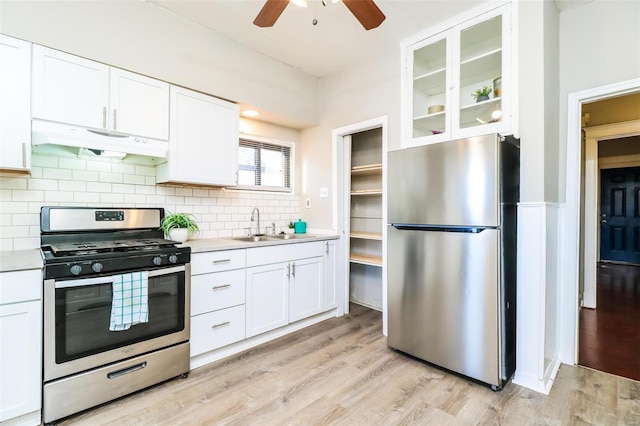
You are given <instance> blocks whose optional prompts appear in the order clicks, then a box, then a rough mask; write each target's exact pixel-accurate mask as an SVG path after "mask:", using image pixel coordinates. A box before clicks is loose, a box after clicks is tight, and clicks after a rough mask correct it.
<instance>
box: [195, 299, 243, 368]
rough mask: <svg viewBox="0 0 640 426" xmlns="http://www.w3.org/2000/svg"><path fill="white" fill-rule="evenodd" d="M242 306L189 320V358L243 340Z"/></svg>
mask: <svg viewBox="0 0 640 426" xmlns="http://www.w3.org/2000/svg"><path fill="white" fill-rule="evenodd" d="M244 327H245V319H244V305H240V306H234V307H233V308H227V309H222V310H219V311H215V312H210V313H208V314H203V315H198V316H195V317H192V318H191V356H196V355H200V354H202V353H205V352H208V351H211V350H214V349H218V348H221V347H223V346H226V345H229V344H231V343H235V342H238V341H240V340H243V339H244Z"/></svg>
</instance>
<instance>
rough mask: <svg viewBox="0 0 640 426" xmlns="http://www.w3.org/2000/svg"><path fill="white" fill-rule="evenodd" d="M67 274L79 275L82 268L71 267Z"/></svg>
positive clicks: (77, 266) (78, 266)
mask: <svg viewBox="0 0 640 426" xmlns="http://www.w3.org/2000/svg"><path fill="white" fill-rule="evenodd" d="M69 272H71V274H73V275H80V272H82V266H80V265H71V268H69Z"/></svg>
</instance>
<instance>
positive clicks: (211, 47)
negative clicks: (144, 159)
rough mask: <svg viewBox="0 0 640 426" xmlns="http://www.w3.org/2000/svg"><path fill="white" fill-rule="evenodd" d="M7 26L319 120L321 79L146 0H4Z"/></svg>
mask: <svg viewBox="0 0 640 426" xmlns="http://www.w3.org/2000/svg"><path fill="white" fill-rule="evenodd" d="M0 32H2V33H3V34H6V35H10V36H13V37H17V38H21V39H24V40H27V41H31V42H34V43H37V44H41V45H44V46H47V47H51V48H54V49H58V50H62V51H66V52H69V53H72V54H75V55H78V56H84V57H86V58H89V59H93V60H96V61H99V62H104V63H106V64H109V65H113V66H116V67H120V68H124V69H128V70H130V71H133V72H137V73H140V74H146V75H149V76H151V77H154V78H158V79H161V80H165V81H168V82H170V83H173V84H177V85H181V86H185V87H189V88H192V89H195V90H199V91H202V92H205V93H209V94H211V95H214V96H218V97H221V98H225V99H228V100H231V101H234V102H239V103H243V104H248V105H252V106H254V107H257V108H260V109H264V110H267V111H273V112H274V113H277V116H278V117H279V118H280V119H281V124H286V125H287V126H290V127H299V128H301V127H305V126H309V125H313V124H315V123H317V121H318V103H317V99H318V79H317V78H316V77H314V76H311V75H308V74H305V73H303V72H302V71H299V70H296V69H295V68H293V67H290V66H288V65H284V64H283V63H281V62H278V61H276V60H274V59H271V58H268V57H266V56H264V55H262V54H260V53H258V52H256V51H255V50H252V49H250V48H248V47H246V46H244V45H242V44H240V43H237V42H235V41H232V40H231V39H229V38H227V37H224V36H222V35H220V34H218V33H215V32H213V31H210V30H207V29H205V28H204V27H202V26H200V25H198V24H194V23H192V22H189V21H187V20H185V19H183V18H180V17H178V16H176V15H174V14H172V13H170V12H167V11H165V10H163V9H160V8H158V7H157V6H155V5H153V4H151V3H147V2H144V1H131V0H127V1H107V0H95V1H14V0H9V1H5V0H3V1H1V2H0Z"/></svg>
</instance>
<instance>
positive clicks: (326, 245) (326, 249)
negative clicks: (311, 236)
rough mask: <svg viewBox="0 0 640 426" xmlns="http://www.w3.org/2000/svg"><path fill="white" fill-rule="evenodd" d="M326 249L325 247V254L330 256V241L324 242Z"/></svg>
mask: <svg viewBox="0 0 640 426" xmlns="http://www.w3.org/2000/svg"><path fill="white" fill-rule="evenodd" d="M324 247H325V250H324V252H325V253H327V254H329V241H325V242H324Z"/></svg>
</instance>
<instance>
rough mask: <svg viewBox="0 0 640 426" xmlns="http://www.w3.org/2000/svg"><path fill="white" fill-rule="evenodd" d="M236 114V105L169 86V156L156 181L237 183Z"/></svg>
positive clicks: (212, 183) (158, 169)
mask: <svg viewBox="0 0 640 426" xmlns="http://www.w3.org/2000/svg"><path fill="white" fill-rule="evenodd" d="M238 114H239V113H238V106H237V105H235V104H232V103H229V102H226V101H222V100H220V99H217V98H214V97H212V96H207V95H204V94H202V93H197V92H194V91H192V90H188V89H183V88H180V87H175V86H171V107H170V117H171V119H170V122H171V126H170V128H171V130H170V136H169V157H168V160H167V163H165V164H161V165H160V166H158V168H157V181H158V182H184V183H194V184H203V185H216V186H235V185H237V182H238V174H237V171H238V149H239V145H238V144H239V133H238V123H239V115H238Z"/></svg>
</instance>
